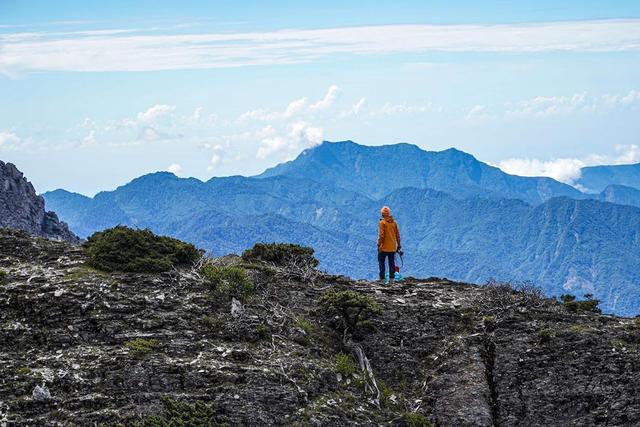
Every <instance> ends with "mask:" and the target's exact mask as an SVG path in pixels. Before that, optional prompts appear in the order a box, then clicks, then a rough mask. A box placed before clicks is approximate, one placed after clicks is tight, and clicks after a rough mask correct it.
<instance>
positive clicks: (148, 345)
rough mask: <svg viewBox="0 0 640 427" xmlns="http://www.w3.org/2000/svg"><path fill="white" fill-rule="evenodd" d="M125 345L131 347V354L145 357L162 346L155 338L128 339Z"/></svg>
mask: <svg viewBox="0 0 640 427" xmlns="http://www.w3.org/2000/svg"><path fill="white" fill-rule="evenodd" d="M124 346H125V347H126V348H128V349H129V354H131V355H132V356H133V357H144V356H146V355H147V354H149V353H152V352H154V351H157V350H158V348H159V347H160V341H158V340H157V339H154V338H151V339H146V338H136V339H135V340H132V341H127V342H126V343H124Z"/></svg>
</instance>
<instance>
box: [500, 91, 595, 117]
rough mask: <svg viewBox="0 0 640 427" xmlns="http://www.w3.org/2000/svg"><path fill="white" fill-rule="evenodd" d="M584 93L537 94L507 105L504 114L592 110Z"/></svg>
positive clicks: (567, 112)
mask: <svg viewBox="0 0 640 427" xmlns="http://www.w3.org/2000/svg"><path fill="white" fill-rule="evenodd" d="M594 109H595V106H594V104H593V103H591V102H590V100H589V99H588V98H587V94H586V93H575V94H573V95H571V96H537V97H535V98H533V99H529V100H524V101H520V102H517V103H515V104H513V105H510V106H508V108H507V111H506V112H505V115H506V116H551V115H558V114H569V113H573V112H576V111H585V112H589V111H594Z"/></svg>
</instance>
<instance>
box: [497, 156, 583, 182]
mask: <svg viewBox="0 0 640 427" xmlns="http://www.w3.org/2000/svg"><path fill="white" fill-rule="evenodd" d="M584 166H586V164H585V163H584V162H583V161H582V160H578V159H555V160H549V161H542V160H536V159H508V160H503V161H501V162H500V164H499V167H500V169H502V170H503V171H505V172H506V173H508V174H511V175H519V176H548V177H550V178H553V179H556V180H558V181H560V182H564V183H569V184H571V183H573V182H574V181H575V180H576V179H578V178H580V169H581V168H583V167H584Z"/></svg>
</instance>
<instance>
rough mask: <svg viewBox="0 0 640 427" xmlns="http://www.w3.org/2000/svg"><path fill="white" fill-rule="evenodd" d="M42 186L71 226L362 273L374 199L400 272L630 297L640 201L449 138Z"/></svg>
mask: <svg viewBox="0 0 640 427" xmlns="http://www.w3.org/2000/svg"><path fill="white" fill-rule="evenodd" d="M43 196H44V198H45V200H46V203H47V208H48V209H52V210H54V211H56V212H57V213H58V215H59V216H60V217H61V219H63V220H64V221H66V222H67V223H69V225H70V227H71V229H72V230H74V231H75V232H76V233H78V234H80V235H81V236H83V237H86V236H88V235H89V234H91V233H92V232H94V231H98V230H100V229H104V228H107V227H110V226H114V225H117V224H125V225H129V226H135V227H148V228H150V229H152V230H153V231H155V232H157V233H161V234H167V235H171V236H174V237H177V238H180V239H183V240H186V241H190V242H192V243H194V244H196V245H198V246H199V247H202V248H205V249H207V250H209V251H212V252H213V253H214V254H216V255H222V254H225V253H229V252H236V253H237V252H240V251H242V250H244V249H246V248H248V247H250V246H252V245H253V244H254V243H255V242H258V241H265V242H268V241H283V242H294V243H300V244H304V245H309V246H312V247H314V248H315V249H316V252H317V255H318V258H319V259H320V260H321V268H323V269H325V270H327V271H330V272H333V273H340V274H345V275H349V276H352V277H366V278H371V277H374V276H375V274H376V261H375V239H376V237H377V236H376V230H377V228H376V225H377V221H378V218H379V216H378V212H379V209H380V206H382V205H383V204H388V205H390V206H391V207H392V210H393V212H394V216H395V217H396V219H397V220H398V221H399V223H400V226H401V229H402V234H403V241H404V243H403V247H404V249H405V251H406V254H407V255H406V260H407V265H406V273H408V274H412V275H417V276H444V277H448V278H450V279H454V280H464V281H471V282H477V283H482V282H485V281H487V280H488V279H490V278H495V279H498V280H516V281H531V282H533V283H534V284H536V285H538V286H540V287H542V288H543V289H544V291H545V292H546V293H547V294H548V295H560V294H562V293H573V294H576V295H582V294H584V293H592V294H594V295H595V296H596V297H598V298H600V299H601V300H602V301H603V303H602V307H603V308H604V309H605V310H606V311H610V312H615V313H618V314H626V315H630V314H636V313H637V312H638V311H640V293H638V284H640V250H639V249H640V247H639V246H640V209H639V208H637V207H633V206H622V205H618V204H614V203H606V202H601V201H599V200H594V199H588V198H587V197H599V196H598V195H594V196H586V195H584V194H582V193H581V192H579V191H578V190H576V189H574V188H573V187H570V186H568V185H565V184H562V183H559V182H557V181H554V180H552V179H550V178H524V177H516V176H512V175H508V174H506V173H504V172H502V171H500V170H499V169H497V168H494V167H492V166H489V165H486V164H484V163H482V162H480V161H478V160H476V159H475V158H474V157H473V156H470V155H468V154H466V153H463V152H460V151H458V150H454V149H451V150H446V151H443V152H427V151H423V150H421V149H419V148H418V147H416V146H414V145H409V144H396V145H390V146H383V147H367V146H362V145H358V144H355V143H353V142H350V141H348V142H341V143H324V144H322V145H320V146H318V147H315V148H312V149H309V150H306V151H305V152H303V153H302V154H301V155H300V156H298V158H297V159H295V160H293V161H291V162H288V163H284V164H282V165H279V166H276V167H275V168H272V169H269V170H267V171H266V172H265V173H264V174H261V175H259V176H256V177H239V176H235V177H226V178H212V179H211V180H209V181H207V182H202V181H199V180H197V179H193V178H189V179H184V178H178V177H176V176H174V175H173V174H170V173H166V172H159V173H154V174H149V175H145V176H143V177H140V178H137V179H135V180H133V181H131V182H130V183H128V184H126V185H124V186H122V187H119V188H117V189H116V190H114V191H110V192H102V193H99V194H97V195H96V196H95V197H94V198H86V197H84V196H80V195H77V194H73V193H69V192H65V191H64V190H56V191H54V192H49V193H45V194H44V195H43Z"/></svg>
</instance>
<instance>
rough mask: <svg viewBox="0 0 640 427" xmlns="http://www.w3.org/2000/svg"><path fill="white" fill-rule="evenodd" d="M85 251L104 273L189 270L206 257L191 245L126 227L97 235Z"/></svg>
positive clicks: (91, 261) (89, 262)
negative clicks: (201, 258) (183, 268)
mask: <svg viewBox="0 0 640 427" xmlns="http://www.w3.org/2000/svg"><path fill="white" fill-rule="evenodd" d="M84 247H85V250H86V252H87V255H88V257H89V261H88V264H89V265H90V266H92V267H95V268H97V269H99V270H103V271H128V272H140V273H156V272H161V271H167V270H170V269H172V268H174V267H181V266H189V265H191V264H193V263H194V262H195V261H196V260H198V258H200V256H202V252H201V251H199V250H198V249H196V247H195V246H193V245H190V244H188V243H185V242H182V241H180V240H177V239H173V238H171V237H165V236H157V235H155V234H153V233H152V232H151V231H150V230H136V229H132V228H128V227H124V226H117V227H114V228H110V229H108V230H104V231H100V232H98V233H95V234H93V235H92V236H91V237H89V239H88V240H87V242H86V243H85V245H84Z"/></svg>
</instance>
